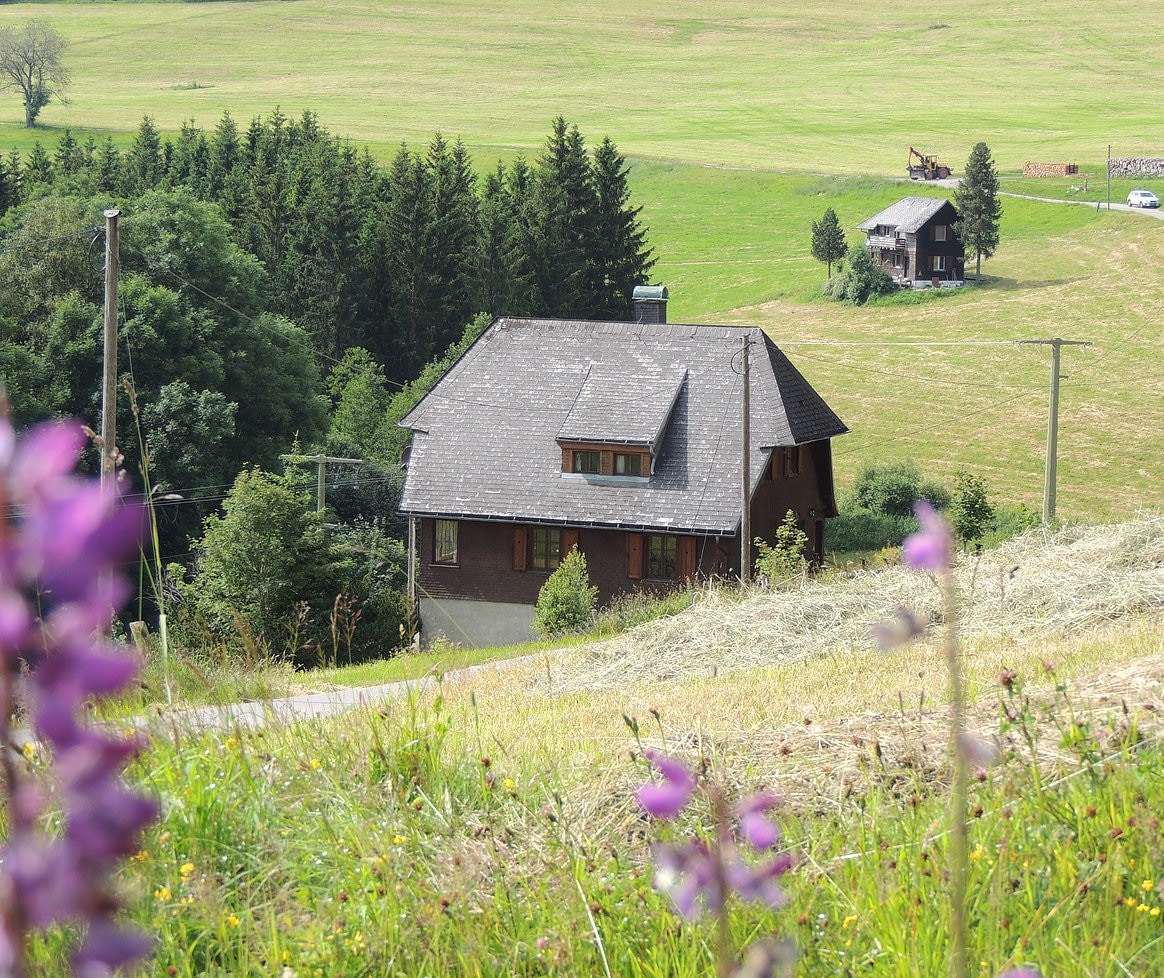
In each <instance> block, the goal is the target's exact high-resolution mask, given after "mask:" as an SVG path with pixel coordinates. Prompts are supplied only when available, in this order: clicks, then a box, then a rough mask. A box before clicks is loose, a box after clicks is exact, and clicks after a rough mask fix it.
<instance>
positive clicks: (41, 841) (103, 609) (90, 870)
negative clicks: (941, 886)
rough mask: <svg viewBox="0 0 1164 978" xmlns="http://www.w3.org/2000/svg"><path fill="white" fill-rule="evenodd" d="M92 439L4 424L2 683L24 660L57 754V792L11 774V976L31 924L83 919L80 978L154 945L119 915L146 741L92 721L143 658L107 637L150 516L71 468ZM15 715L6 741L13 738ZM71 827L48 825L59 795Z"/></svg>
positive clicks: (143, 819)
mask: <svg viewBox="0 0 1164 978" xmlns="http://www.w3.org/2000/svg"><path fill="white" fill-rule="evenodd" d="M84 441H85V436H84V433H83V432H82V429H81V428H80V426H78V425H75V424H49V425H41V426H40V427H38V428H36V429H34V430H33V431H32V432H30V433H29V434H28V435H27V436H25V437H24V438H23V439H21V440H20V441H19V442H18V441H17V439H16V436H15V433H14V432H13V429H12V427H11V425H10V424H9V423H8V421H7V420H5V419H0V515H4V516H6V517H7V518H6V519H0V688H2V691H3V696H4V698H5V700H6V701H7V703H8V704H11V703H12V699H13V697H14V695H15V693H14V690H15V686H16V677H17V675H18V673H19V672H20V671H21V670H22V669H23V668H27V669H28V671H29V675H28V683H27V693H26V699H27V703H26V705H27V712H28V715H29V717H30V720H31V725H32V727H33V729H34V731H35V733H36V735H37V736H38V737H39V738H40V740H41V741H42V742H43V743H44V744H45V745H46V746H47V747H48V748H49V749H50V751H51V757H52V766H51V777H52V780H53V781H54V782H55V789H54V790H53V791H51V792H50V791H46V790H42V789H41V787H40V786H39V785H37V784H35V783H33V782H31V781H29V779H28V778H27V776H24V775H21V774H20V772H18V771H16V770H15V768H14V766H13V765H11V762H10V761H9V762H8V764H7V766H6V769H5V775H6V781H7V784H8V803H9V816H10V817H9V834H8V838H7V839H6V840H5V841H4V844H3V847H2V848H0V862H2V865H0V973H3V974H5V975H12V976H16V978H20V976H23V975H24V974H25V963H24V939H25V933H26V931H27V930H28V929H31V928H41V929H43V928H45V927H48V926H50V925H52V924H58V923H62V922H73V923H78V924H82V925H84V926H85V927H86V932H85V937H84V939H83V940H82V942H81V944H80V946H79V947H78V948H77V950H76V953H75V955H74V960H73V966H74V974H75V975H77V976H79V978H88V976H97V975H107V974H109V973H110V972H111V971H112V970H113V969H115V968H117V967H120V966H121V965H124V964H127V963H129V962H131V961H133V960H135V959H136V958H139V957H141V956H142V954H143V953H145V951H146V950H147V949H148V941H147V940H146V939H145V938H144V937H143V936H142V935H139V934H135V933H133V932H131V931H127V930H123V929H121V928H120V927H118V926H117V925H116V924H114V922H113V917H114V914H115V913H116V911H117V910H118V909H119V906H120V903H119V901H118V899H117V897H116V894H115V893H114V892H113V876H114V873H115V871H116V868H117V866H116V864H117V861H118V860H119V859H120V858H121V857H123V856H126V855H128V854H130V853H132V852H133V851H134V850H135V849H136V847H137V837H138V835H139V833H140V832H141V830H142V829H143V828H144V827H145V826H146V825H148V824H149V823H150V822H151V821H152V820H153V819H154V818H155V817H156V816H157V806H156V805H155V804H154V803H153V802H152V801H151V800H149V799H147V798H144V797H142V796H140V795H137V794H135V793H133V792H132V791H130V790H128V789H127V788H126V787H125V786H124V785H123V784H122V783H121V780H120V775H121V772H122V771H123V770H124V767H125V765H126V763H127V762H128V761H129V760H130V758H132V757H133V756H134V755H135V754H136V753H137V752H138V750H139V749H140V746H141V745H140V744H139V743H138V742H137V741H135V740H122V739H119V738H113V737H107V736H104V735H102V734H100V733H99V732H97V731H96V730H94V729H92V728H90V727H88V726H87V725H85V724H84V723H83V722H82V719H81V716H82V707H83V705H84V704H85V703H86V702H87V701H89V700H91V699H93V698H95V697H101V696H108V695H110V694H113V693H116V692H118V691H120V690H122V689H125V688H126V687H127V686H128V685H129V684H130V683H131V682H132V681H133V678H134V675H135V671H136V670H135V667H134V665H133V662H132V660H130V659H129V658H128V657H127V656H125V655H124V654H122V653H120V652H118V650H117V649H116V648H115V647H114V646H113V645H112V644H111V643H109V642H108V641H107V640H106V639H103V638H101V637H100V635H101V633H103V632H104V631H105V630H106V629H107V628H108V626H109V622H110V611H111V609H114V608H116V607H118V606H119V605H120V604H121V602H122V601H123V600H124V599H125V597H126V596H127V595H128V588H127V587H126V586H125V584H124V582H123V581H121V580H120V579H119V578H118V577H117V575H116V573H115V571H116V568H117V565H118V563H119V562H120V561H121V560H122V559H123V557H124V556H125V555H127V554H128V553H130V552H132V550H133V548H135V547H136V546H137V544H138V538H139V535H140V531H141V528H142V516H143V514H142V512H141V510H140V509H139V508H136V507H132V506H128V505H125V504H124V503H123V502H122V501H121V500H120V499H119V498H118V495H117V492H116V491H108V492H107V491H104V490H102V489H101V487H100V486H98V485H97V484H96V483H95V482H93V481H91V480H85V479H81V478H78V477H76V476H74V475H73V474H72V472H73V468H74V466H75V465H76V461H77V457H78V454H79V453H80V450H81V448H82V447H83V445H84ZM7 712H8V711H0V735H2V736H3V738H4V740H5V741H7V740H8V730H7V723H8V715H7ZM50 797H51V798H53V799H54V800H55V801H54V804H55V805H56V806H58V809H59V821H60V825H61V828H60V830H59V832H57V833H56V834H49V833H48V832H47V831H46V829H45V824H46V819H45V818H44V816H45V815H46V814H47V813H48V812H49V799H50Z"/></svg>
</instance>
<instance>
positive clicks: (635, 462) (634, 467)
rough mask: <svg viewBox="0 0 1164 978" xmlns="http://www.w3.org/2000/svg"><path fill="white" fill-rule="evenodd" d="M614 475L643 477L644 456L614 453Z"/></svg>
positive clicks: (636, 453) (635, 453)
mask: <svg viewBox="0 0 1164 978" xmlns="http://www.w3.org/2000/svg"><path fill="white" fill-rule="evenodd" d="M614 474H615V475H642V474H643V456H642V455H640V454H639V453H638V452H634V453H631V452H615V453H614Z"/></svg>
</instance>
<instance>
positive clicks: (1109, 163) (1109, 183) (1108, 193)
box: [1107, 143, 1111, 211]
mask: <svg viewBox="0 0 1164 978" xmlns="http://www.w3.org/2000/svg"><path fill="white" fill-rule="evenodd" d="M1107 209H1108V210H1109V211H1110V210H1111V143H1108V144H1107Z"/></svg>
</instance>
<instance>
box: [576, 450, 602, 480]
mask: <svg viewBox="0 0 1164 978" xmlns="http://www.w3.org/2000/svg"><path fill="white" fill-rule="evenodd" d="M600 458H601V455H600V453H599V452H594V451H577V450H575V452H574V461H573V464H572V465H571V467H570V469H571V471H573V472H586V473H592V474H594V475H597V474H598V470H599V465H600Z"/></svg>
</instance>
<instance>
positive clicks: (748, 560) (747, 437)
mask: <svg viewBox="0 0 1164 978" xmlns="http://www.w3.org/2000/svg"><path fill="white" fill-rule="evenodd" d="M750 342H751V340H750V338H749V335H748V334H747V333H744V347H743V349H744V355H743V371H742V373H743V375H744V423H743V444H742V445H741V450H740V459H741V469H742V471H741V472H740V485H741V487H742V489H741V492H740V583H741V584H744V585H747V584H748V583H750V582H751V580H752V425H751V415H752V408H751V403H750V397H751V391H750V390H749V389H748V385H749V380H748V344H749V343H750Z"/></svg>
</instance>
